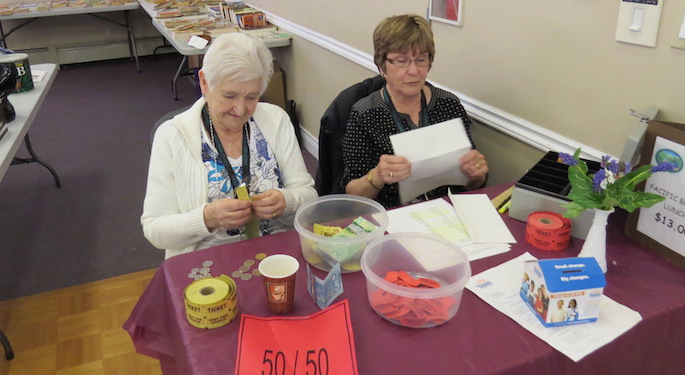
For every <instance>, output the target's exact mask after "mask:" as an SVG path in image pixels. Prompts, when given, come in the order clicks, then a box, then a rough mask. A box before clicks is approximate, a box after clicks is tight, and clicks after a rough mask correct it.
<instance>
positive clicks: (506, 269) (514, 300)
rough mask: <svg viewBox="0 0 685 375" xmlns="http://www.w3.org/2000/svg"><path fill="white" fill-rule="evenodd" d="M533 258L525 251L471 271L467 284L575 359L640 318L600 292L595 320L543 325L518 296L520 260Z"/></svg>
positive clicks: (610, 338) (520, 275)
mask: <svg viewBox="0 0 685 375" xmlns="http://www.w3.org/2000/svg"><path fill="white" fill-rule="evenodd" d="M535 259H536V258H535V257H534V256H532V255H530V254H529V253H525V254H523V255H521V256H519V257H517V258H514V259H512V260H510V261H508V262H506V263H503V264H501V265H499V266H497V267H493V268H491V269H489V270H487V271H484V272H481V273H479V274H478V275H473V276H472V277H471V279H470V280H469V282H468V283H467V284H466V288H467V289H468V290H470V291H472V292H473V293H474V294H476V295H477V296H478V297H480V298H481V299H482V300H483V301H485V302H487V303H488V304H490V305H491V306H492V307H494V308H496V309H497V310H499V311H500V312H502V313H503V314H505V315H507V316H508V317H510V318H511V319H513V320H514V321H515V322H516V323H518V324H520V325H521V326H522V327H523V328H525V329H527V330H528V331H530V332H531V333H533V334H534V335H536V336H537V337H539V338H540V339H542V340H543V341H545V342H546V343H548V344H549V345H550V346H552V347H553V348H555V349H556V350H558V351H559V352H561V353H562V354H564V355H566V356H567V357H569V358H571V359H572V360H573V361H576V362H578V361H579V360H581V359H582V358H583V357H585V356H586V355H588V354H590V353H592V352H594V351H595V350H597V349H599V348H600V347H602V346H604V345H606V344H608V343H610V342H611V341H613V340H614V339H615V338H617V337H618V336H620V335H622V334H623V333H625V332H626V331H628V330H629V329H630V328H632V327H633V326H634V325H636V324H637V323H638V322H640V321H641V320H642V317H641V316H640V314H639V313H638V312H636V311H634V310H631V309H629V308H628V307H626V306H623V305H621V304H619V303H617V302H615V301H614V300H612V299H610V298H609V297H607V296H602V300H601V302H600V308H599V317H598V319H597V321H596V322H593V323H583V324H575V325H570V326H563V327H551V328H545V327H544V326H543V325H542V324H541V323H540V321H538V319H537V318H536V317H535V315H534V314H533V312H532V311H531V310H530V308H529V307H528V306H527V305H526V303H525V302H523V300H522V299H521V297H520V296H519V288H520V286H521V277H522V275H523V262H524V261H527V260H535Z"/></svg>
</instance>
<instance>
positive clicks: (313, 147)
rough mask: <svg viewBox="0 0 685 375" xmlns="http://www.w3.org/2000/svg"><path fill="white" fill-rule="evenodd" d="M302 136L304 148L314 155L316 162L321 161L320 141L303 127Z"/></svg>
mask: <svg viewBox="0 0 685 375" xmlns="http://www.w3.org/2000/svg"><path fill="white" fill-rule="evenodd" d="M300 134H301V136H302V138H301V139H302V147H303V148H304V149H305V150H307V151H308V152H309V153H310V154H312V155H314V157H315V158H316V160H319V140H318V139H317V138H316V137H314V136H313V135H312V133H310V132H309V131H307V129H305V128H302V127H301V128H300Z"/></svg>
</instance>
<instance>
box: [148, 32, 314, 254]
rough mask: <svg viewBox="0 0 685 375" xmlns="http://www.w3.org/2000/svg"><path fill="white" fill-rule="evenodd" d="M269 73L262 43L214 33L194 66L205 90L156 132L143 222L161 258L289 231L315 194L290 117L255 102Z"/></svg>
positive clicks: (267, 55)
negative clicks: (162, 253) (162, 251)
mask: <svg viewBox="0 0 685 375" xmlns="http://www.w3.org/2000/svg"><path fill="white" fill-rule="evenodd" d="M272 73H273V58H272V55H271V52H270V51H269V49H268V48H267V47H266V46H265V45H264V43H263V42H261V41H260V40H258V39H255V38H252V37H250V36H247V35H244V34H239V33H234V34H227V35H223V36H220V37H218V38H216V39H214V41H213V42H212V44H211V45H210V47H209V50H208V51H207V53H206V54H205V57H204V61H203V64H202V69H201V70H200V72H199V81H200V88H201V89H202V95H203V96H202V97H201V98H200V99H198V100H197V101H196V102H195V104H194V105H193V106H192V107H190V108H189V109H188V110H187V111H185V112H183V113H181V114H179V115H177V116H176V117H174V118H172V119H171V120H169V121H167V122H165V123H163V124H162V125H160V127H159V128H158V129H157V131H156V133H155V136H154V141H153V145H152V154H151V155H150V166H149V171H148V182H147V191H146V194H145V202H144V205H143V215H142V217H141V222H142V224H143V231H144V233H145V237H146V238H147V239H148V240H149V241H150V242H151V243H152V244H153V245H154V246H155V247H158V248H161V249H166V257H167V258H169V257H171V256H174V255H177V254H181V253H186V252H190V251H195V250H199V249H204V248H208V247H212V246H217V245H221V244H225V243H230V242H235V241H239V240H241V239H243V238H246V234H247V233H250V232H251V233H252V235H267V234H270V233H275V232H280V231H284V230H287V229H290V228H291V227H292V224H293V217H294V214H295V212H296V211H297V208H298V207H300V206H301V205H302V204H303V203H304V202H306V201H308V200H311V199H315V198H316V197H317V193H316V190H315V189H314V180H313V179H312V177H311V175H310V174H309V173H308V171H307V168H306V166H305V164H304V160H303V158H302V154H301V152H300V149H299V146H298V143H297V138H296V136H295V132H294V130H293V125H292V123H291V122H290V118H289V117H288V115H287V113H286V112H285V111H283V110H282V109H281V108H279V107H277V106H275V105H272V104H267V103H260V102H259V97H260V96H261V94H262V93H263V92H264V91H265V90H266V87H267V85H268V83H269V79H270V77H271V74H272ZM248 195H249V199H247V196H248ZM241 198H242V199H241Z"/></svg>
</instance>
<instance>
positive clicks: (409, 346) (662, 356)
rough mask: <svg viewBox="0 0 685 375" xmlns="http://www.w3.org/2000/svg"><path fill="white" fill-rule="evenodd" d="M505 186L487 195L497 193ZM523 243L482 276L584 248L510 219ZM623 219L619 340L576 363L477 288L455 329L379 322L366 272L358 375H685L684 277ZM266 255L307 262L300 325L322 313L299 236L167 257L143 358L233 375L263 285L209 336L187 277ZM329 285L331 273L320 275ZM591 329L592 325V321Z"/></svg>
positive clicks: (619, 222)
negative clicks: (189, 299) (555, 246)
mask: <svg viewBox="0 0 685 375" xmlns="http://www.w3.org/2000/svg"><path fill="white" fill-rule="evenodd" d="M506 187H507V186H496V187H491V188H487V189H484V190H483V192H485V193H488V194H489V195H491V196H494V195H496V194H497V193H499V192H501V191H503V190H504V189H505V188H506ZM504 220H505V222H506V224H507V225H508V226H509V228H510V229H511V231H512V233H513V234H514V236H515V237H516V240H517V241H518V243H517V244H514V245H513V246H512V250H511V251H510V252H507V253H505V254H501V255H497V256H493V257H489V258H486V259H481V260H477V261H474V262H472V263H471V266H472V269H473V273H474V274H476V273H479V272H482V271H484V270H486V269H489V268H491V267H493V266H496V265H498V264H501V263H503V262H505V261H507V260H510V259H512V258H514V257H516V256H518V255H520V254H522V253H523V252H526V251H528V252H530V253H531V254H532V255H534V256H536V257H538V258H550V257H574V256H576V255H577V254H578V252H579V250H580V246H581V245H582V241H580V240H577V239H572V240H571V245H570V247H569V248H568V249H567V250H564V251H561V252H545V251H541V250H537V249H535V248H533V247H532V246H530V245H529V244H528V243H526V241H525V238H524V234H525V223H523V222H521V221H518V220H514V219H510V218H509V217H508V216H506V215H504ZM624 222H625V215H622V214H620V213H616V214H614V215H612V217H611V218H610V223H609V226H608V230H607V239H608V244H607V248H608V249H607V260H608V263H609V266H608V268H609V269H608V272H607V274H606V278H607V286H606V288H605V294H606V295H607V296H609V297H611V298H612V299H614V300H615V301H617V302H618V303H621V304H624V305H626V306H628V307H630V308H631V309H634V310H636V311H638V312H639V313H640V314H641V315H642V317H643V321H642V322H640V323H639V324H638V325H637V326H635V327H634V328H632V329H631V330H629V331H628V332H626V333H625V334H623V335H622V336H620V337H619V338H618V339H617V340H615V341H614V342H612V343H610V344H608V345H606V346H604V347H602V348H600V349H599V350H597V351H596V352H594V353H592V354H590V355H589V356H587V357H585V358H583V359H582V360H581V361H579V362H573V361H572V360H570V359H569V358H567V357H566V356H564V355H563V354H561V353H559V352H558V351H556V350H555V349H553V348H552V347H550V346H549V345H547V344H546V343H544V342H543V341H541V340H540V339H538V338H537V337H536V336H534V335H533V334H531V333H529V332H528V331H526V330H525V329H523V328H522V327H521V326H519V325H518V324H516V323H515V322H513V321H512V320H510V319H509V318H508V317H506V316H505V315H503V314H501V313H500V312H498V311H497V310H495V309H494V308H492V307H491V306H489V305H488V304H486V303H485V302H483V301H482V300H481V299H480V298H478V297H476V296H475V295H474V294H472V293H471V292H469V291H466V292H465V293H464V296H463V300H462V304H461V308H460V310H459V312H458V313H457V315H456V316H455V317H454V319H452V320H451V321H450V322H448V323H446V324H443V325H441V326H438V327H434V328H429V329H411V328H404V327H400V326H397V325H394V324H392V323H389V322H387V321H385V320H383V319H382V318H381V317H379V316H378V315H377V314H376V313H375V312H374V311H373V310H372V309H371V307H370V306H369V303H368V300H367V295H366V284H365V283H366V281H365V279H364V275H363V274H362V273H361V272H357V273H352V274H344V275H343V282H344V288H345V292H344V293H343V294H342V295H341V296H340V297H338V299H337V300H341V299H348V300H349V302H350V310H351V315H352V325H353V329H354V335H355V345H356V349H357V359H358V363H359V373H360V374H362V375H383V374H388V375H397V374H431V375H433V374H461V375H466V374H554V375H561V374H569V375H571V374H572V375H578V374H593V375H594V374H683V373H685V372H684V371H685V270H683V269H681V268H679V267H677V266H675V265H673V264H671V263H669V262H667V261H666V260H664V259H663V258H661V257H660V256H658V255H656V254H655V253H653V252H651V251H649V250H648V249H645V248H643V247H641V246H640V245H638V244H637V243H635V242H633V241H632V240H630V239H628V238H626V237H625V235H623V228H624ZM258 252H264V253H266V254H275V253H286V254H291V255H294V256H296V257H297V258H298V259H299V260H300V262H301V264H302V265H303V266H302V267H301V268H300V270H299V271H298V275H297V291H296V306H295V309H294V311H293V312H292V315H293V316H301V315H308V314H311V313H313V312H316V311H318V307H317V306H316V305H315V303H314V302H313V301H312V300H311V298H310V297H309V295H308V293H307V290H306V289H307V288H306V270H305V267H304V264H306V263H305V260H304V259H303V257H302V253H301V250H300V242H299V237H298V235H297V232H295V231H289V232H286V233H281V234H277V235H271V236H267V237H262V238H258V239H253V240H247V241H243V242H240V243H236V244H231V245H225V246H219V247H216V248H212V249H206V250H202V251H197V252H193V253H189V254H184V255H180V256H176V257H174V258H171V259H168V260H166V261H165V262H164V263H163V264H162V266H161V267H160V268H159V270H158V271H157V273H156V275H155V276H154V278H153V279H152V281H151V282H150V284H149V285H148V287H147V289H146V290H145V292H144V294H143V295H142V297H141V298H140V300H139V301H138V304H137V305H136V307H135V308H134V310H133V312H132V313H131V316H130V317H129V319H128V320H127V321H126V323H125V324H124V328H125V329H126V330H127V331H128V332H129V333H130V335H131V338H132V339H133V342H134V344H135V346H136V349H137V351H138V352H139V353H142V354H145V355H148V356H151V357H153V358H157V359H159V360H160V362H161V364H162V369H163V371H164V373H165V374H195V375H213V374H222V375H225V374H233V373H234V371H235V370H234V368H235V356H236V351H237V344H238V326H239V324H238V322H239V319H240V313H246V314H251V315H257V316H269V315H270V314H269V313H268V311H267V309H266V303H265V297H264V291H263V289H262V287H263V286H262V280H261V278H253V279H252V280H249V281H243V280H237V284H238V305H239V308H240V310H239V316H238V317H237V318H236V320H235V321H233V322H231V323H230V324H228V325H227V326H224V327H221V328H217V329H214V330H201V329H197V328H195V327H192V326H191V325H189V324H188V323H187V321H186V318H185V315H184V314H185V311H184V305H183V289H184V288H185V287H186V286H187V285H188V284H189V283H190V282H191V281H192V279H190V278H188V274H189V273H190V271H191V269H192V268H194V267H201V264H202V262H203V261H205V260H211V261H213V262H214V264H213V266H212V267H211V273H212V275H214V276H218V275H220V274H222V273H224V274H227V275H230V274H231V273H232V272H233V271H234V270H236V269H237V268H238V267H239V266H240V265H241V264H242V263H243V262H244V261H245V260H246V259H253V257H254V255H255V254H256V253H258ZM317 275H318V276H319V277H323V276H324V275H323V272H320V271H317ZM590 324H591V323H590Z"/></svg>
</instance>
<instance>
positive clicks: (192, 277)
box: [188, 272, 197, 279]
mask: <svg viewBox="0 0 685 375" xmlns="http://www.w3.org/2000/svg"><path fill="white" fill-rule="evenodd" d="M195 276H197V274H196V273H193V272H191V273H189V274H188V278H189V279H194V278H195Z"/></svg>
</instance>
